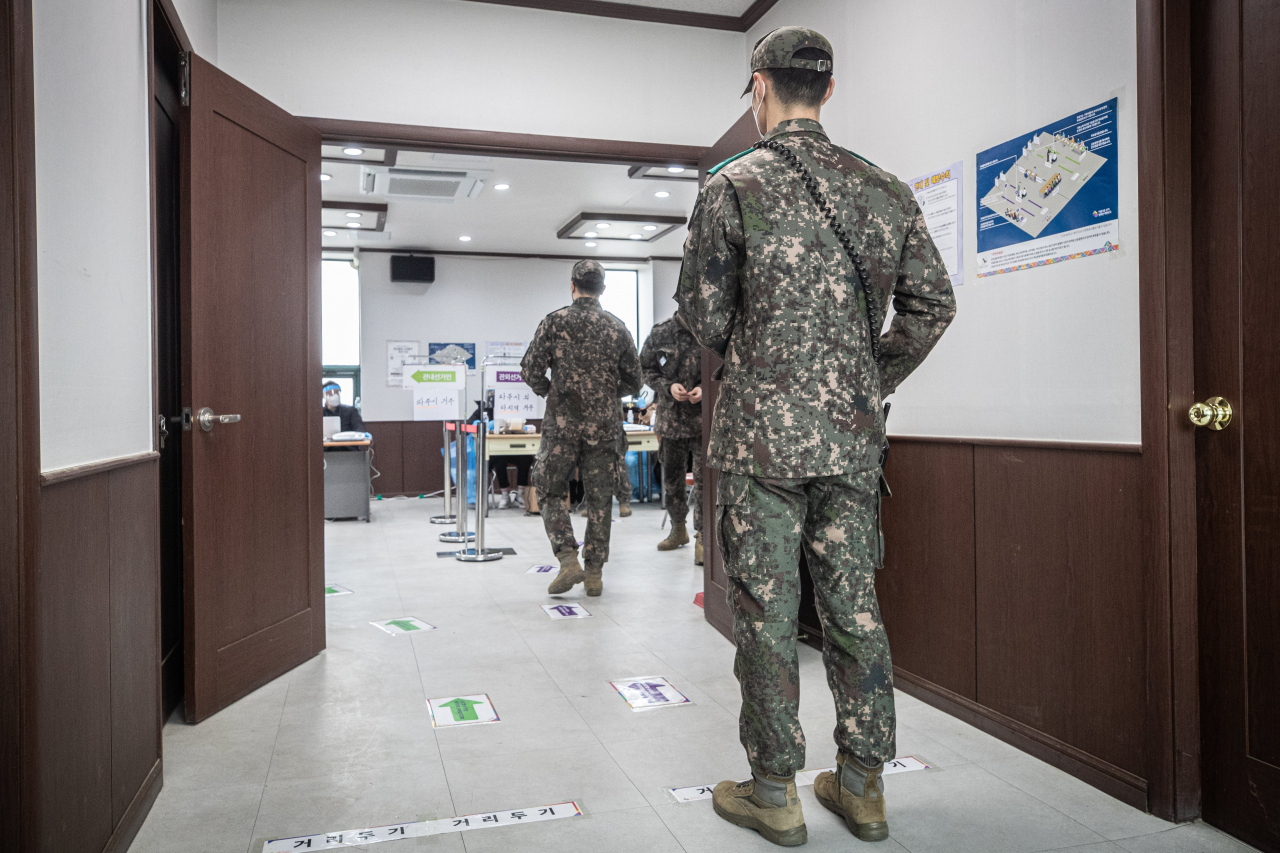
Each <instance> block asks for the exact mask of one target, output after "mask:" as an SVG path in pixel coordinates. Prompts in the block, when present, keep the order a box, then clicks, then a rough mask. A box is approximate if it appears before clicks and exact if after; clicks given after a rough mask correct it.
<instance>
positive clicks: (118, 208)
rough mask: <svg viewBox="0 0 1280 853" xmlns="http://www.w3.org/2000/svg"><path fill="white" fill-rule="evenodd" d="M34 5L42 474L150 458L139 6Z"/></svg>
mask: <svg viewBox="0 0 1280 853" xmlns="http://www.w3.org/2000/svg"><path fill="white" fill-rule="evenodd" d="M32 7H33V8H32V14H33V22H32V23H33V29H34V39H33V41H34V55H35V136H36V239H37V242H38V252H37V266H36V272H37V276H38V281H39V313H40V441H41V467H42V468H43V469H44V470H46V471H48V470H53V469H58V468H65V467H69V466H71V465H79V464H83V463H87V462H95V461H99V460H104V459H112V458H116V457H120V456H128V455H131V454H135V453H143V452H147V451H149V450H151V445H152V439H151V436H152V430H151V249H150V246H151V208H150V193H149V186H150V166H149V158H148V151H149V134H148V119H147V74H146V6H145V3H144V2H143V0H40V2H38V3H34V4H32Z"/></svg>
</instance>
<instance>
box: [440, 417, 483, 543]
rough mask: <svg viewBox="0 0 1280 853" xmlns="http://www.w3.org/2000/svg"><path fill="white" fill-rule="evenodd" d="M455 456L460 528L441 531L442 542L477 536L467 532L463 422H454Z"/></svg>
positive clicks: (468, 540)
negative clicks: (446, 531) (445, 531)
mask: <svg viewBox="0 0 1280 853" xmlns="http://www.w3.org/2000/svg"><path fill="white" fill-rule="evenodd" d="M454 426H455V427H456V429H455V430H454V433H453V434H454V444H453V447H454V456H455V457H456V464H455V465H454V471H455V474H454V482H456V483H458V511H457V512H456V513H454V514H455V515H456V516H457V517H458V529H457V530H456V531H455V532H453V533H441V534H440V541H441V542H453V543H465V542H471V541H473V540H474V539H475V538H476V536H475V534H474V533H468V532H467V498H466V492H464V491H463V489H464V488H465V484H466V482H467V469H466V464H467V463H466V462H464V461H463V458H464V457H465V456H466V453H467V442H466V440H465V439H463V437H462V422H461V421H459V422H457V423H456V424H454Z"/></svg>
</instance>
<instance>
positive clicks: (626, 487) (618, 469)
mask: <svg viewBox="0 0 1280 853" xmlns="http://www.w3.org/2000/svg"><path fill="white" fill-rule="evenodd" d="M613 467H614V479H615V481H616V483H615V485H614V492H613V496H614V497H616V498H617V499H618V516H619V517H620V518H630V517H631V475H630V474H629V473H628V472H627V433H626V430H624V429H623V428H622V423H621V422H619V423H618V458H617V459H615V460H614V466H613ZM587 514H588V510H587V507H586V506H585V504H584V506H583V507H582V517H583V518H586V517H587Z"/></svg>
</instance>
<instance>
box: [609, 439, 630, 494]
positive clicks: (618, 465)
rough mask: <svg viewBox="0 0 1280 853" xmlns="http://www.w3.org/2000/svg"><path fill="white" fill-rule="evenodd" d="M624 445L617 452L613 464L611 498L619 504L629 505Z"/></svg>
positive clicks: (628, 482)
mask: <svg viewBox="0 0 1280 853" xmlns="http://www.w3.org/2000/svg"><path fill="white" fill-rule="evenodd" d="M625 447H626V445H625V444H624V445H623V448H624V449H623V450H621V451H619V452H618V458H617V461H616V462H615V463H614V487H613V496H614V497H616V498H617V499H618V503H620V504H629V503H631V474H630V472H628V471H627V451H626V450H625Z"/></svg>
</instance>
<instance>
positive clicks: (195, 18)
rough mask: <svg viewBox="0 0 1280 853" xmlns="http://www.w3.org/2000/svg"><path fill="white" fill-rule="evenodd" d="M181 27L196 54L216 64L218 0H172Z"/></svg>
mask: <svg viewBox="0 0 1280 853" xmlns="http://www.w3.org/2000/svg"><path fill="white" fill-rule="evenodd" d="M173 8H174V9H176V10H177V11H178V18H179V19H180V20H181V21H182V28H183V29H184V30H186V31H187V38H189V39H191V48H192V50H194V51H195V52H196V54H197V55H198V56H201V57H203V58H204V59H206V60H208V61H209V62H212V63H213V64H214V65H217V64H218V0H173Z"/></svg>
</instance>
